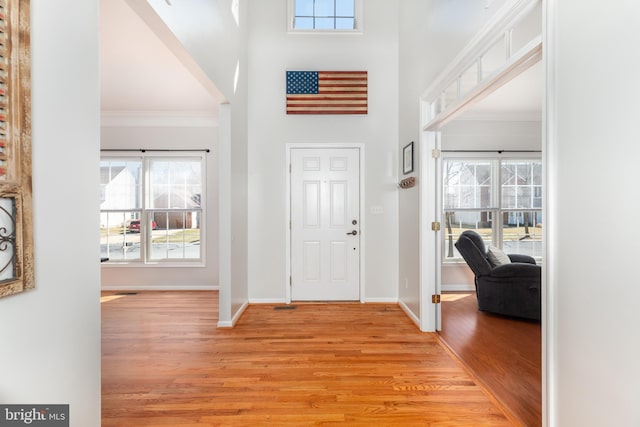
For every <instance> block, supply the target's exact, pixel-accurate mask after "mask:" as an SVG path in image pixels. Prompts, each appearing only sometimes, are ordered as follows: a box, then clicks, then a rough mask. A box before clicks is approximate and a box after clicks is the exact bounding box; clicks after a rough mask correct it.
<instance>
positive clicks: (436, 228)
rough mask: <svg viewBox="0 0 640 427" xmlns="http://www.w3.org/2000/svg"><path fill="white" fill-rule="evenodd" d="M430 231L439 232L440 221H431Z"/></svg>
mask: <svg viewBox="0 0 640 427" xmlns="http://www.w3.org/2000/svg"><path fill="white" fill-rule="evenodd" d="M431 229H432V230H433V231H440V221H433V222H432V223H431Z"/></svg>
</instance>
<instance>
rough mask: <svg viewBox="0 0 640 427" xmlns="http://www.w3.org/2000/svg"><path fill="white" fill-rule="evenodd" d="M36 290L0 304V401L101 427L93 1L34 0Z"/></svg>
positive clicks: (95, 4) (95, 18) (95, 24)
mask: <svg viewBox="0 0 640 427" xmlns="http://www.w3.org/2000/svg"><path fill="white" fill-rule="evenodd" d="M31 18H32V19H31V44H32V50H31V58H32V63H31V66H32V130H33V198H34V199H33V206H34V237H35V242H34V244H35V283H36V288H35V289H34V290H32V291H29V292H26V293H23V294H18V295H14V296H11V297H7V298H2V299H0V342H1V343H2V350H1V351H0V401H1V402H2V403H5V404H8V403H14V404H27V403H39V404H45V403H46V404H49V403H61V404H70V408H71V425H72V426H98V425H100V303H99V300H100V264H99V255H100V252H99V242H98V235H97V234H96V230H97V229H98V227H99V215H98V206H99V203H100V200H99V192H98V191H97V188H98V187H99V174H98V171H99V163H98V161H99V148H100V147H99V110H100V106H99V78H98V70H99V67H98V2H97V0H88V1H82V2H77V1H72V0H60V1H56V2H51V1H49V0H31Z"/></svg>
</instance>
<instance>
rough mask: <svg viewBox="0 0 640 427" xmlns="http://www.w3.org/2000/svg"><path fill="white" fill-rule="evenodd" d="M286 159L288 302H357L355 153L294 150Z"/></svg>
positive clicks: (357, 163)
mask: <svg viewBox="0 0 640 427" xmlns="http://www.w3.org/2000/svg"><path fill="white" fill-rule="evenodd" d="M290 160H291V169H290V170H291V172H290V173H291V176H290V189H291V190H290V196H291V200H290V203H291V206H290V214H291V219H290V221H291V300H294V301H353V300H359V299H360V230H361V228H360V182H359V181H360V153H359V149H358V148H295V149H292V150H291V158H290Z"/></svg>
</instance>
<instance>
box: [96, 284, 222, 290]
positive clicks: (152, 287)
mask: <svg viewBox="0 0 640 427" xmlns="http://www.w3.org/2000/svg"><path fill="white" fill-rule="evenodd" d="M101 290H103V291H219V290H220V287H219V286H218V285H202V286H200V285H103V286H102V287H101Z"/></svg>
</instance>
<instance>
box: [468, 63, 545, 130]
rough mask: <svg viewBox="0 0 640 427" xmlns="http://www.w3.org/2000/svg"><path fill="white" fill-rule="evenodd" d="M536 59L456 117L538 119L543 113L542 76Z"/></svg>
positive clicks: (540, 66)
mask: <svg viewBox="0 0 640 427" xmlns="http://www.w3.org/2000/svg"><path fill="white" fill-rule="evenodd" d="M542 71H543V69H542V63H541V62H538V63H537V64H535V65H534V66H532V67H531V68H529V69H528V70H526V71H524V72H523V73H521V74H519V75H518V76H516V77H515V78H514V79H513V80H511V81H510V82H508V83H507V84H505V85H504V86H502V87H500V88H499V89H498V90H497V91H495V92H493V93H492V94H491V95H489V96H487V97H486V98H484V99H483V100H482V101H480V102H478V103H477V104H475V105H474V106H473V107H471V109H469V110H468V111H466V112H464V113H463V114H462V115H461V116H459V117H458V119H459V120H483V119H486V120H524V121H537V120H540V119H541V115H542V95H543V84H542V82H543V75H542Z"/></svg>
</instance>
